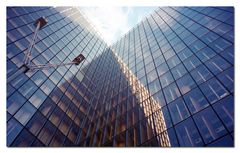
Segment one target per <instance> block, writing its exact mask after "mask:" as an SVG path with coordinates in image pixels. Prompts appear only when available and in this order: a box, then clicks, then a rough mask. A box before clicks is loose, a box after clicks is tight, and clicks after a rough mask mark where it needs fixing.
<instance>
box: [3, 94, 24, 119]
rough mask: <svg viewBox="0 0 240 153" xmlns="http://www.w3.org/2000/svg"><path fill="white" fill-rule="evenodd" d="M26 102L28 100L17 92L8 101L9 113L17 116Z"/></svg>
mask: <svg viewBox="0 0 240 153" xmlns="http://www.w3.org/2000/svg"><path fill="white" fill-rule="evenodd" d="M25 101H26V99H25V98H24V97H23V96H22V95H21V94H19V92H17V91H16V92H15V93H14V94H13V95H12V96H11V97H10V98H8V100H7V111H8V112H9V113H10V114H12V115H13V114H15V112H16V111H17V110H18V109H19V108H20V107H21V106H22V105H23V104H24V102H25Z"/></svg>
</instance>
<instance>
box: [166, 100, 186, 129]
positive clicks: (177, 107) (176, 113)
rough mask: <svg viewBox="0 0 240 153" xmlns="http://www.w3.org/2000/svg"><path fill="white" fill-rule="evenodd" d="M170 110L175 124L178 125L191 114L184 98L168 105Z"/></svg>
mask: <svg viewBox="0 0 240 153" xmlns="http://www.w3.org/2000/svg"><path fill="white" fill-rule="evenodd" d="M168 108H169V111H170V114H171V116H172V119H173V123H174V124H177V123H178V122H180V121H182V120H184V119H185V118H187V117H188V116H189V112H188V110H187V107H186V105H185V104H184V102H183V99H182V98H178V99H177V100H175V101H173V102H171V103H170V104H168Z"/></svg>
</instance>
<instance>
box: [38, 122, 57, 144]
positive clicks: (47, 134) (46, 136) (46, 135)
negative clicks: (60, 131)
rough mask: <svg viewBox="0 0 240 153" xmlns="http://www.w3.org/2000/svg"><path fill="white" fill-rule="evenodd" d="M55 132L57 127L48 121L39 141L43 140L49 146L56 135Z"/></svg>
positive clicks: (39, 136)
mask: <svg viewBox="0 0 240 153" xmlns="http://www.w3.org/2000/svg"><path fill="white" fill-rule="evenodd" d="M55 130H56V127H54V125H53V124H52V123H51V122H49V121H48V122H47V123H46V124H45V126H44V127H43V128H42V130H41V131H40V133H39V135H38V139H39V140H41V141H42V142H43V143H44V144H45V145H48V144H49V142H50V140H51V139H52V136H53V135H54V132H55Z"/></svg>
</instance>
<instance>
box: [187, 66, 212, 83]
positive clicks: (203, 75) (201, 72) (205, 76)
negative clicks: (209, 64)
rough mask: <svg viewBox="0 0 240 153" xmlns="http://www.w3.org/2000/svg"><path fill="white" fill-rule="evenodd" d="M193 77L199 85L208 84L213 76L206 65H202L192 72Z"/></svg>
mask: <svg viewBox="0 0 240 153" xmlns="http://www.w3.org/2000/svg"><path fill="white" fill-rule="evenodd" d="M191 75H192V77H193V79H194V80H195V81H196V83H197V84H198V85H199V84H201V83H203V82H206V81H207V80H209V79H210V78H211V77H212V76H213V75H212V74H211V72H210V71H209V70H208V69H207V68H206V67H205V66H204V65H200V66H199V67H197V68H196V69H195V70H193V71H192V72H191Z"/></svg>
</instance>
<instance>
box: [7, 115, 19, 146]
mask: <svg viewBox="0 0 240 153" xmlns="http://www.w3.org/2000/svg"><path fill="white" fill-rule="evenodd" d="M22 129H23V127H22V125H21V124H20V123H19V122H17V121H16V120H15V119H14V118H12V119H11V120H9V121H8V123H7V146H10V145H11V143H12V142H13V140H14V139H15V138H16V136H17V135H18V133H19V132H20V131H21V130H22Z"/></svg>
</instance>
